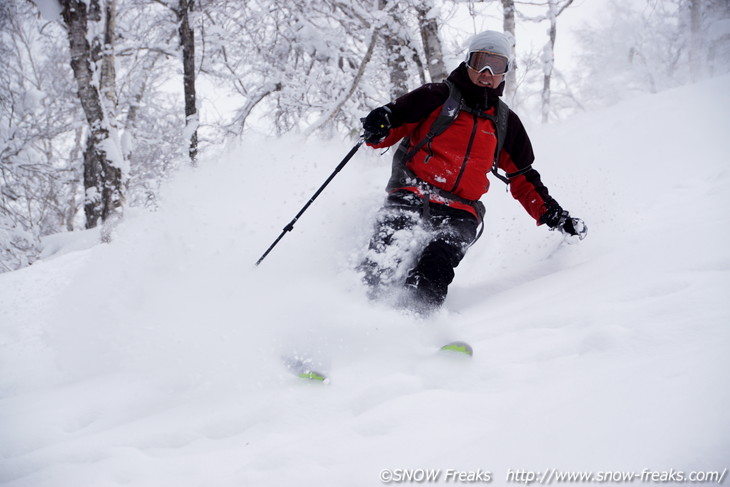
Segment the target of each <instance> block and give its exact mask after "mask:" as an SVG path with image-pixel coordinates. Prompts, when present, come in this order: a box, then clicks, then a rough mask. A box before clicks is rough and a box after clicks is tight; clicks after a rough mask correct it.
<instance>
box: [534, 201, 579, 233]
mask: <svg viewBox="0 0 730 487" xmlns="http://www.w3.org/2000/svg"><path fill="white" fill-rule="evenodd" d="M540 223H544V224H545V225H547V226H548V227H550V230H556V229H557V230H559V231H560V232H562V233H564V234H566V235H573V236H576V237H578V238H579V239H581V240H583V239H584V238H586V235H588V227H587V226H586V224H585V223H583V220H581V219H580V218H572V217H571V216H570V213H568V212H567V211H565V210H564V209H562V208H561V207H560V206H559V205H550V206H548V207H547V209H546V210H545V213H543V214H542V216H541V217H540Z"/></svg>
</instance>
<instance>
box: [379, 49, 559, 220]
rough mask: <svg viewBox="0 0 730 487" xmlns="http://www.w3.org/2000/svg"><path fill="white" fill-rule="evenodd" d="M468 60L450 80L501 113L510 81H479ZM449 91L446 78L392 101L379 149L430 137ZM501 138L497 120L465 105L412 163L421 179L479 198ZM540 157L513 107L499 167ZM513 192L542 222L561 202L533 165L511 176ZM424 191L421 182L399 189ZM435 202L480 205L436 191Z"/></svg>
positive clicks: (513, 168)
mask: <svg viewBox="0 0 730 487" xmlns="http://www.w3.org/2000/svg"><path fill="white" fill-rule="evenodd" d="M466 70H467V68H466V65H465V64H464V63H462V64H461V65H460V66H459V67H458V68H456V69H455V70H454V71H453V72H452V73H451V74H450V75H449V80H450V81H451V82H452V83H454V84H455V85H456V86H457V88H459V90H460V91H461V94H462V97H463V101H464V103H465V104H466V105H467V106H468V107H470V108H473V109H478V110H481V111H483V112H484V113H486V114H489V115H494V114H495V105H496V101H497V97H498V96H500V95H501V94H502V90H503V88H504V84H502V85H500V87H499V88H497V89H491V88H482V87H479V86H476V85H475V84H473V83H472V82H471V80H470V79H469V75H468V73H467V71H466ZM448 96H449V88H448V86H447V85H446V84H445V83H429V84H426V85H423V86H421V87H420V88H417V89H415V90H413V91H411V92H410V93H407V94H405V95H403V96H402V97H400V98H398V99H397V100H395V102H392V103H389V104H387V105H386V106H387V107H388V108H389V109H390V110H391V112H392V114H391V130H390V133H389V134H388V136H387V137H386V138H385V139H384V140H383V141H382V142H380V143H379V144H375V145H373V144H368V145H370V146H371V147H374V148H383V147H390V146H392V145H394V144H396V143H397V142H399V141H400V140H401V139H403V138H404V137H409V138H410V140H409V142H410V146H409V150H410V149H411V148H413V147H414V146H415V145H417V144H418V142H419V141H420V140H421V139H423V138H424V137H426V135H427V134H428V131H429V128H430V127H431V124H433V122H434V120H436V118H437V117H438V115H439V114H440V113H441V106H442V105H443V104H444V102H445V101H446V99H447V98H448ZM496 144H497V138H496V135H495V127H494V123H493V122H492V121H491V120H489V119H486V118H481V117H478V116H476V115H473V114H471V113H469V112H467V111H465V110H462V111H461V112H459V115H458V117H457V118H456V120H454V122H453V123H452V124H451V125H450V126H449V127H448V128H447V129H446V131H445V132H443V133H442V134H441V135H438V136H436V137H435V138H434V139H433V140H432V141H431V142H430V143H428V144H426V145H424V146H423V147H422V148H421V150H419V151H418V152H417V153H416V154H415V155H414V156H413V157H412V158H411V159H410V160H409V161H408V163H407V167H408V169H410V170H411V171H412V172H413V174H415V175H416V177H418V178H419V179H421V180H423V181H425V182H427V183H428V184H430V185H432V186H435V187H437V188H440V189H442V190H445V191H448V192H449V193H453V194H455V195H457V196H459V197H461V198H464V199H466V200H470V201H476V200H479V198H481V197H482V196H483V195H484V194H485V193H486V192H487V191H488V190H489V184H490V182H489V178H488V174H489V172H490V171H491V169H492V163H493V160H494V151H495V149H496ZM534 159H535V156H534V154H533V151H532V144H531V143H530V139H529V137H528V136H527V132H526V131H525V128H524V126H523V125H522V122H521V121H520V119H519V117H518V116H517V115H516V114H515V113H514V112H513V111H512V110H510V112H509V117H508V119H507V132H506V134H505V139H504V145H503V147H502V151H501V153H500V154H499V162H498V167H499V168H500V169H501V170H503V171H505V172H507V173H514V172H517V171H519V170H521V169H524V168H527V167H529V166H530V165H531V164H532V162H533V161H534ZM509 187H510V191H511V193H512V196H513V197H514V198H515V199H516V200H518V201H519V202H520V203H521V204H522V206H523V207H524V208H525V209H526V210H527V212H528V213H529V214H530V215H531V216H532V217H533V218H534V219H535V220H536V221H537V222H538V225H539V224H540V217H541V216H542V214H543V213H544V212H545V208H546V206H547V205H552V204H557V202H556V201H555V200H554V199H553V198H552V197H551V196H550V194H549V193H548V189H547V188H546V187H545V185H544V184H543V183H542V181H541V179H540V174H539V173H538V172H537V171H536V170H534V169H529V170H527V171H526V172H525V173H524V174H521V175H519V176H516V177H513V178H512V179H511V180H510V185H509ZM399 189H406V190H409V191H413V192H415V193H418V194H419V195H420V196H423V194H421V190H420V189H419V188H418V187H415V186H414V187H404V188H396V189H395V190H396V191H397V190H399ZM431 201H433V202H434V203H445V204H447V205H449V206H451V207H454V208H458V209H462V210H466V211H468V212H470V213H472V214H473V215H474V216H477V215H476V211H475V210H474V208H473V207H472V206H470V205H468V204H465V203H463V202H458V201H453V200H448V201H445V200H444V199H443V198H441V197H438V196H433V197H432V198H431Z"/></svg>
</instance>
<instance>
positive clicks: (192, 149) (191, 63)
mask: <svg viewBox="0 0 730 487" xmlns="http://www.w3.org/2000/svg"><path fill="white" fill-rule="evenodd" d="M179 2H180V3H179V4H178V9H177V10H176V11H175V13H176V14H177V19H178V23H179V26H178V33H179V35H180V46H182V62H183V89H184V92H185V133H186V134H188V133H189V134H190V146H189V149H188V154H189V155H190V161H191V162H192V164H193V165H195V164H196V159H197V156H198V108H197V106H196V94H195V31H194V30H193V29H191V28H190V15H189V14H190V12H191V11H192V10H193V4H194V3H195V0H179Z"/></svg>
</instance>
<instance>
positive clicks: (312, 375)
mask: <svg viewBox="0 0 730 487" xmlns="http://www.w3.org/2000/svg"><path fill="white" fill-rule="evenodd" d="M297 377H299V378H301V379H307V380H316V381H319V382H327V377H325V376H324V375H322V374H320V373H318V372H313V371H308V372H302V373H301V374H298V375H297Z"/></svg>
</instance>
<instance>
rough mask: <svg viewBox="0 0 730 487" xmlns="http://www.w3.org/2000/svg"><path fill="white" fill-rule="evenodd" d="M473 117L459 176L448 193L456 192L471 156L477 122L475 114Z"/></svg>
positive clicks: (477, 118)
mask: <svg viewBox="0 0 730 487" xmlns="http://www.w3.org/2000/svg"><path fill="white" fill-rule="evenodd" d="M472 116H473V117H474V125H473V126H472V129H471V137H469V144H468V145H467V146H466V154H465V155H464V161H463V162H462V163H461V169H460V170H459V175H458V176H456V181H455V182H454V187H453V188H451V191H449V192H450V193H454V192H456V188H458V187H459V183H460V182H461V177H462V176H463V175H464V171H465V170H466V165H467V163H468V162H469V156H470V154H471V147H472V145H473V144H474V137H475V136H476V134H477V122H478V120H479V117H477V116H476V115H475V114H474V115H472Z"/></svg>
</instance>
